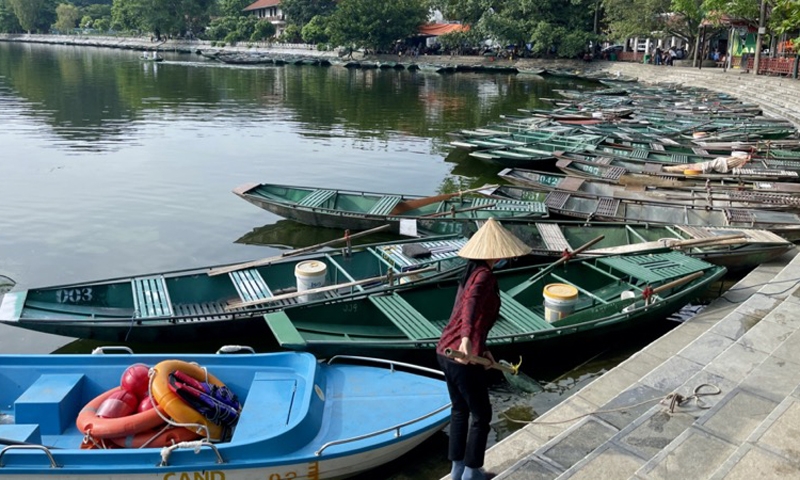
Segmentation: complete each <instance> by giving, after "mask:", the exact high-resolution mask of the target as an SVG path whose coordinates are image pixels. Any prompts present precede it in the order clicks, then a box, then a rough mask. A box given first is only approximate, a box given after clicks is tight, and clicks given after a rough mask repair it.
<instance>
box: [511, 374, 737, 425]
mask: <svg viewBox="0 0 800 480" xmlns="http://www.w3.org/2000/svg"><path fill="white" fill-rule="evenodd" d="M704 387H709V388H712V389H713V390H712V391H710V392H703V391H702V390H703V388H704ZM720 393H722V389H721V388H719V387H718V386H716V385H714V384H711V383H701V384H700V385H698V386H696V387H695V388H694V390H692V394H691V395H689V396H688V397H684V396H683V395H681V394H680V393H677V392H672V393H670V394H669V395H667V396H665V397H664V398H651V399H650V400H645V401H643V402H639V403H634V404H632V405H624V406H622V407H617V408H611V409H608V410H595V411H594V412H589V413H584V414H582V415H578V416H576V417H572V418H567V419H565V420H558V421H553V422H536V423H537V424H539V425H557V424H559V423H568V422H572V421H574V420H578V419H581V418H583V417H588V416H589V415H596V414H599V413H613V412H621V411H624V410H629V409H631V408H636V407H639V406H642V405H646V404H648V403H653V402H659V403H660V404H661V405H667V411H668V412H669V413H670V414H671V415H672V414H675V413H676V411H675V410H676V408H682V407H684V405H686V404H687V403H689V402H691V401H694V403H695V406H696V408H699V409H701V410H707V409H709V408H711V405H707V404H706V403H705V402H703V400H702V398H701V397H706V396H711V395H719V394H720ZM677 413H681V412H677ZM501 415H502V416H503V417H505V418H506V419H507V420H509V421H511V422H514V423H524V424H528V423H533V422H535V420H519V419H515V418H511V417H510V416H508V414H506V413H505V412H503V413H501Z"/></svg>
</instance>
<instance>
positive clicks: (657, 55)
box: [653, 47, 664, 65]
mask: <svg viewBox="0 0 800 480" xmlns="http://www.w3.org/2000/svg"><path fill="white" fill-rule="evenodd" d="M663 55H664V52H663V51H662V50H661V47H656V53H655V55H653V61H654V62H655V64H656V65H661V64H662V63H664V61H663V58H662V56H663Z"/></svg>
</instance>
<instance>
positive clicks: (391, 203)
mask: <svg viewBox="0 0 800 480" xmlns="http://www.w3.org/2000/svg"><path fill="white" fill-rule="evenodd" d="M400 198H401V197H400V195H384V196H383V197H381V199H380V200H378V203H376V204H375V205H373V206H372V208H371V209H370V210H369V212H367V215H389V213H391V211H392V210H394V207H396V206H397V204H398V203H400Z"/></svg>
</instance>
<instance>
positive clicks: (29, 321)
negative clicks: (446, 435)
mask: <svg viewBox="0 0 800 480" xmlns="http://www.w3.org/2000/svg"><path fill="white" fill-rule="evenodd" d="M606 87H607V88H604V89H603V90H597V91H594V92H587V91H566V90H565V91H561V92H560V93H561V95H560V96H561V98H559V99H553V100H552V102H553V103H554V109H553V110H546V111H535V110H526V111H524V112H520V114H518V115H513V116H507V117H504V118H503V119H501V121H498V122H496V123H495V124H492V125H488V126H486V127H484V128H480V129H474V130H462V131H459V132H454V134H453V135H454V139H453V142H452V146H453V147H454V148H457V149H464V150H467V151H468V152H469V154H470V155H471V156H472V157H474V158H477V159H480V160H482V161H486V162H491V163H492V164H494V165H496V166H497V168H498V170H500V173H499V178H498V185H486V186H481V187H478V188H475V189H471V190H468V191H464V192H454V193H441V194H437V195H432V196H419V195H406V194H400V193H370V192H360V191H347V190H340V189H336V188H329V187H321V186H317V187H302V186H294V185H281V184H269V183H261V184H249V185H243V186H240V187H237V188H236V189H235V190H234V193H236V195H238V196H240V197H241V198H243V199H245V200H247V201H248V202H250V203H252V204H254V205H256V206H259V207H261V208H263V209H266V210H268V211H270V212H273V213H275V214H277V215H280V216H282V217H284V218H287V219H290V220H294V221H297V222H301V223H304V224H307V225H313V226H320V227H329V228H336V229H339V230H340V231H342V232H343V235H342V237H341V238H339V239H338V240H336V241H332V242H325V243H324V244H319V245H315V246H312V247H308V248H303V249H300V250H294V251H285V252H283V253H281V254H279V255H276V256H274V257H270V258H265V259H260V260H254V261H251V262H246V263H240V264H231V265H214V266H209V267H204V268H195V269H189V270H180V271H170V272H154V273H150V274H144V275H137V276H133V277H121V278H114V279H105V280H96V281H89V282H80V283H74V284H69V285H57V286H51V287H42V288H32V289H27V290H21V289H19V290H14V289H11V290H10V291H8V292H6V293H5V294H4V295H2V298H0V321H2V322H3V323H6V324H9V325H13V326H16V327H22V328H26V329H31V330H37V331H41V332H47V333H54V334H59V335H65V336H70V337H79V338H87V339H93V340H101V341H107V342H113V343H116V342H125V343H142V342H144V343H156V342H158V343H160V344H174V343H178V342H180V343H184V342H187V341H196V340H199V339H206V340H209V339H213V340H214V341H218V342H220V344H237V343H244V342H246V341H247V339H252V338H274V339H275V341H276V342H277V344H278V345H280V346H281V347H283V348H284V349H286V350H289V352H283V353H275V354H252V353H250V354H243V355H224V354H222V353H226V352H229V351H232V350H236V349H242V348H241V347H237V348H234V347H226V348H223V349H221V351H220V354H217V355H68V356H67V355H46V356H27V355H26V356H3V357H0V358H2V360H0V361H2V365H0V373H1V375H0V420H3V421H2V422H0V444H2V445H4V448H3V449H2V450H0V474H10V475H11V476H12V477H13V478H40V477H42V476H44V475H45V474H51V472H52V471H53V470H52V469H53V468H58V472H59V475H61V476H64V478H99V477H101V476H102V477H103V478H125V479H127V478H131V479H134V478H136V479H138V478H152V477H153V476H154V475H158V476H160V477H163V478H167V477H170V478H171V476H174V477H175V478H184V477H186V478H189V477H192V478H195V477H198V478H199V476H203V478H217V476H215V475H216V474H217V473H219V474H220V475H218V477H219V478H222V477H223V476H224V478H251V477H254V476H258V477H259V478H326V479H328V478H341V477H346V476H349V475H353V474H356V473H359V472H361V471H363V470H366V469H369V468H371V467H374V466H376V465H379V464H381V463H385V462H386V461H389V460H391V459H393V458H396V457H397V456H399V455H401V454H402V453H404V452H406V451H408V450H409V449H410V448H412V447H413V446H415V445H418V444H419V443H420V442H422V441H424V440H425V439H426V438H428V437H429V436H430V435H432V434H433V433H434V432H436V431H438V430H439V429H441V428H442V427H443V426H444V425H445V424H446V423H447V421H448V419H449V405H448V402H449V397H448V395H447V390H446V387H445V386H444V383H443V382H442V380H441V378H440V377H439V374H438V372H437V371H435V370H431V369H427V368H424V367H414V366H413V365H411V364H408V363H402V362H403V361H408V360H414V361H415V363H416V362H418V361H428V362H430V360H431V359H432V358H433V349H434V347H435V344H436V342H437V340H438V337H439V335H440V333H441V331H442V329H443V328H444V326H445V325H446V323H447V321H448V318H449V315H450V309H451V307H452V302H453V299H454V297H455V292H456V289H457V277H458V275H459V273H460V272H461V270H462V269H463V267H464V260H463V259H461V258H460V257H459V256H458V251H459V249H460V248H461V247H462V246H463V245H464V244H465V242H466V240H467V238H468V236H469V235H470V234H471V233H473V232H474V231H475V230H476V229H477V228H479V227H480V225H482V223H483V222H485V221H486V220H487V219H489V218H495V219H497V220H499V221H501V222H502V224H503V225H504V226H505V227H506V228H508V229H510V230H511V231H512V232H513V233H515V235H517V236H518V237H519V238H520V239H521V240H523V241H524V242H526V243H527V244H528V245H530V246H531V247H532V250H533V251H532V253H531V254H530V255H528V256H526V257H524V258H518V259H514V260H513V261H511V262H510V263H509V264H508V265H506V266H504V267H502V268H499V269H497V277H498V282H499V288H500V297H501V308H500V316H499V319H498V321H497V323H496V325H495V327H494V328H493V329H492V330H491V332H490V336H489V339H488V342H487V343H488V345H489V347H490V348H491V349H492V352H493V353H494V355H495V357H496V358H502V357H504V356H511V355H514V358H516V355H518V354H519V353H521V352H536V354H537V355H546V352H548V351H552V350H559V349H564V348H569V347H574V346H575V345H578V344H580V343H581V342H587V341H588V342H594V341H599V339H601V338H607V337H608V336H614V335H619V334H620V333H621V332H629V331H630V330H631V329H635V328H640V327H645V326H647V325H648V324H650V323H652V322H654V321H658V320H659V319H663V318H664V317H666V316H668V315H670V314H672V313H674V312H676V311H677V310H679V309H681V308H682V307H683V306H684V305H686V304H687V303H689V302H691V301H692V300H693V299H695V298H696V297H697V296H698V295H700V294H701V293H703V291H704V290H706V289H707V288H708V287H709V285H710V284H712V283H713V282H715V281H717V280H719V279H720V278H722V276H723V275H724V274H725V272H726V271H727V270H728V269H735V268H751V267H753V266H755V265H758V264H760V263H762V262H765V261H768V260H770V259H774V258H776V257H778V256H780V255H782V254H783V253H785V252H787V251H788V250H790V249H792V248H794V245H793V243H792V242H793V241H795V240H797V239H800V217H799V216H798V207H799V205H798V200H797V196H796V194H797V188H798V187H797V182H796V179H797V175H798V172H800V150H798V148H800V141H799V140H798V136H797V132H796V131H795V129H794V128H793V127H792V126H791V125H790V124H788V123H787V122H783V121H780V120H777V119H772V118H765V117H763V116H762V115H761V112H760V109H758V107H757V106H754V105H750V104H745V103H741V102H738V101H736V100H735V99H733V98H730V97H727V96H724V95H719V94H711V93H708V92H702V91H697V90H694V89H689V88H686V87H671V88H667V87H664V86H660V87H659V88H658V89H657V90H656V89H651V88H648V87H643V86H638V85H634V84H631V83H627V82H626V83H609V84H607V85H606ZM377 231H390V232H393V233H398V234H405V235H407V236H409V237H410V238H408V239H405V240H395V241H390V242H383V243H370V244H358V242H356V241H355V240H356V239H357V238H359V236H361V235H362V234H363V232H367V233H369V232H377ZM350 232H352V233H350ZM356 232H362V233H356ZM244 350H246V349H244ZM348 355H355V356H358V357H359V359H358V360H357V361H356V360H354V359H352V358H347V357H346V356H348ZM373 357H374V358H373ZM318 358H326V359H329V360H328V361H324V362H322V361H319V360H317V359H318ZM378 358H380V359H381V360H378ZM386 398H392V399H393V401H392V402H386ZM134 404H136V405H134ZM112 412H115V413H112ZM137 447H138V448H137ZM153 447H158V448H153ZM192 472H193V473H192ZM198 472H203V473H198ZM204 475H205V476H204ZM209 475H210V476H209Z"/></svg>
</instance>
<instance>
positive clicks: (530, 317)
mask: <svg viewBox="0 0 800 480" xmlns="http://www.w3.org/2000/svg"><path fill="white" fill-rule="evenodd" d="M500 316H501V317H503V318H505V319H506V320H508V321H509V322H511V323H513V324H514V325H516V326H518V327H519V328H520V329H521V330H522V331H523V332H538V331H540V330H549V329H551V328H553V327H552V326H551V325H550V323H549V322H548V321H547V320H545V319H544V318H542V317H540V316H539V315H536V314H535V313H534V312H533V311H532V310H531V309H530V308H528V307H526V306H525V305H523V304H521V303H519V302H518V301H516V300H515V299H514V297H512V296H511V295H509V294H508V293H506V292H504V291H500Z"/></svg>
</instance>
